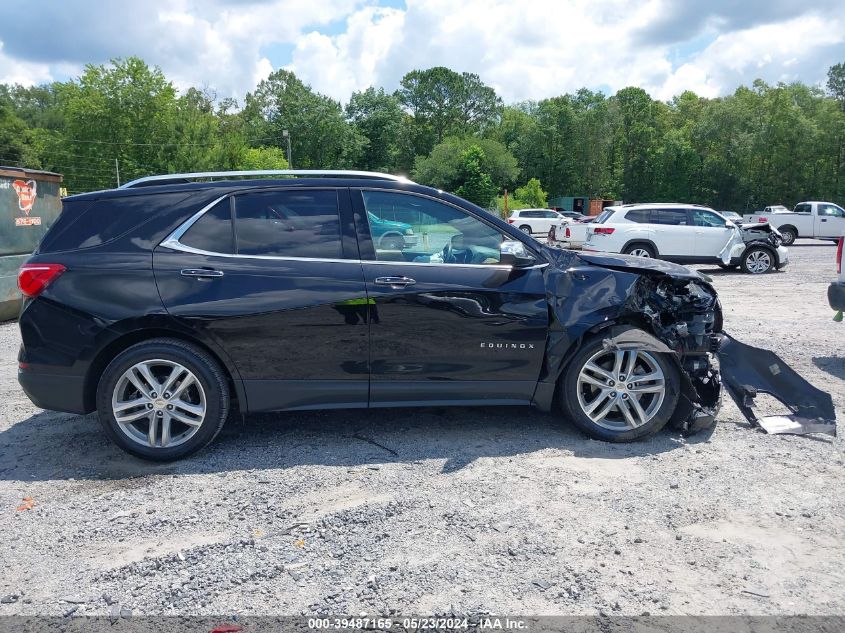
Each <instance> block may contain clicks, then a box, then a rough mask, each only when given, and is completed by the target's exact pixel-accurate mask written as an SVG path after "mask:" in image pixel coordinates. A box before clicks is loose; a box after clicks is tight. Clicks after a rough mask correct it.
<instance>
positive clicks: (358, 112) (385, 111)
mask: <svg viewBox="0 0 845 633" xmlns="http://www.w3.org/2000/svg"><path fill="white" fill-rule="evenodd" d="M346 118H347V119H348V120H349V121H350V122H351V123H352V125H353V126H355V128H356V129H357V131H358V133H359V134H360V135H361V136H362V137H363V138H365V139H366V141H367V143H366V145H365V146H364V147H363V148H362V153H361V158H360V162H359V167H360V168H361V169H369V170H374V171H386V172H392V171H395V170H396V169H397V168H398V167H399V162H400V154H401V146H402V139H401V136H402V134H403V132H404V130H405V128H404V127H403V121H404V118H405V113H404V112H403V111H402V106H401V104H400V103H399V99H397V98H396V97H395V96H394V95H390V94H387V93H385V91H384V88H379V89H378V90H376V89H375V88H372V87H371V88H367V89H366V90H364V91H363V92H353V93H352V96H351V97H350V98H349V103H348V104H347V105H346Z"/></svg>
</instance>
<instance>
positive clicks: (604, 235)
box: [584, 203, 789, 274]
mask: <svg viewBox="0 0 845 633" xmlns="http://www.w3.org/2000/svg"><path fill="white" fill-rule="evenodd" d="M584 250H585V251H605V252H612V253H625V254H628V255H637V256H639V257H657V258H659V259H665V260H667V261H672V262H677V263H682V264H710V263H712V264H718V265H720V266H722V267H723V268H735V267H737V266H741V267H742V269H743V271H745V272H747V273H753V274H759V273H767V272H769V271H771V270H773V269H779V268H781V267H783V266H785V265H786V263H787V261H788V257H789V254H788V251H787V249H786V248H785V247H783V246H781V238H780V233H778V231H777V229H775V228H773V227H771V226H770V225H768V224H757V225H748V226H738V225H737V224H735V223H734V222H731V221H730V220H727V219H725V218H724V217H722V216H721V215H719V214H718V213H716V212H715V211H714V210H713V209H709V208H707V207H702V206H699V205H693V204H675V203H653V204H626V205H622V206H618V207H607V208H606V209H605V210H604V211H603V212H602V214H601V215H599V216H598V217H597V218H596V220H595V222H593V223H592V224H590V225H588V227H587V241H586V242H585V243H584Z"/></svg>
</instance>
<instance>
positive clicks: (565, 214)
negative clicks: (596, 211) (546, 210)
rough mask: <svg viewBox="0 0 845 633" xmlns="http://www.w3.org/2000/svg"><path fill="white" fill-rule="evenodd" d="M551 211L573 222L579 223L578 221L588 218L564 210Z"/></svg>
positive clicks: (575, 212) (581, 214)
mask: <svg viewBox="0 0 845 633" xmlns="http://www.w3.org/2000/svg"><path fill="white" fill-rule="evenodd" d="M553 210H554V211H557V212H558V213H560V214H561V215H562V216H563V217H565V218H569V219H571V220H575V221H576V222H579V221H581V220H583V219H584V218H586V217H588V216H586V215H584V214H583V213H578V212H577V211H567V210H566V209H553Z"/></svg>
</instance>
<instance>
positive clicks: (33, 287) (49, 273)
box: [18, 264, 67, 299]
mask: <svg viewBox="0 0 845 633" xmlns="http://www.w3.org/2000/svg"><path fill="white" fill-rule="evenodd" d="M65 270H67V269H66V268H65V267H64V266H62V265H61V264H24V265H23V266H21V268H20V270H19V271H18V288H20V289H21V292H22V293H24V294H25V295H26V296H27V297H32V298H33V299H34V298H35V297H37V296H38V295H40V294H41V293H42V292H43V291H44V288H46V287H47V286H49V285H50V284H51V283H53V281H55V280H56V279H57V278H58V276H59V275H61V274H62V273H63V272H65Z"/></svg>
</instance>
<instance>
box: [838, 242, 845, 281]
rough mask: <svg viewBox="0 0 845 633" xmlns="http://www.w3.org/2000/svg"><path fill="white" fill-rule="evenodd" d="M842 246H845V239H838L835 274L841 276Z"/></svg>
mask: <svg viewBox="0 0 845 633" xmlns="http://www.w3.org/2000/svg"><path fill="white" fill-rule="evenodd" d="M842 244H845V237H840V238H839V246H838V247H837V248H836V274H837V275H841V274H842Z"/></svg>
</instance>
